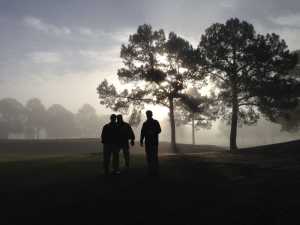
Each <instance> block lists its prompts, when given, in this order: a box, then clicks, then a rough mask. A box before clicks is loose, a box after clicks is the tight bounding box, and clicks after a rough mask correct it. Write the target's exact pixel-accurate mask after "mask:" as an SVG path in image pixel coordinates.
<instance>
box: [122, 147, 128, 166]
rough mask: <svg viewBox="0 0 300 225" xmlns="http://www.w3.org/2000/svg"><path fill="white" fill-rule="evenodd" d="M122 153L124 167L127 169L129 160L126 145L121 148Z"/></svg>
mask: <svg viewBox="0 0 300 225" xmlns="http://www.w3.org/2000/svg"><path fill="white" fill-rule="evenodd" d="M123 155H124V160H125V166H126V169H129V161H130V153H129V148H127V147H124V148H123Z"/></svg>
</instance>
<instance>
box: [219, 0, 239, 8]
mask: <svg viewBox="0 0 300 225" xmlns="http://www.w3.org/2000/svg"><path fill="white" fill-rule="evenodd" d="M220 6H221V7H222V8H226V9H233V8H235V6H236V1H235V0H227V1H223V2H221V3H220Z"/></svg>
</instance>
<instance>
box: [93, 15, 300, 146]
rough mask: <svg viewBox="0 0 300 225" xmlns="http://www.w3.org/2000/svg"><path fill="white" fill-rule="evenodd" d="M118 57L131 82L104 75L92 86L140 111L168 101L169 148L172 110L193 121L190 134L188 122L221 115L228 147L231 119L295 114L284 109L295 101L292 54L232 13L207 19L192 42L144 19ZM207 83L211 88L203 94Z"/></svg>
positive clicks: (111, 102)
mask: <svg viewBox="0 0 300 225" xmlns="http://www.w3.org/2000/svg"><path fill="white" fill-rule="evenodd" d="M120 56H121V58H122V60H123V64H124V66H123V67H122V68H120V69H119V70H118V72H117V76H118V78H119V80H120V81H122V82H125V83H130V84H132V85H131V87H132V88H131V89H125V90H117V89H116V87H115V86H114V85H113V84H109V83H108V81H107V80H103V81H102V82H101V83H100V85H99V86H98V88H97V92H98V96H99V98H100V100H101V101H100V103H101V104H103V105H105V106H106V107H108V108H110V109H112V110H113V111H122V112H128V111H130V110H138V111H140V110H141V109H143V108H144V107H145V105H146V104H158V105H161V106H164V107H167V108H168V109H169V121H170V130H171V145H172V149H173V151H176V115H179V116H177V117H178V118H179V119H178V121H179V122H180V121H181V122H185V123H191V124H192V127H193V133H194V129H195V125H199V126H204V127H209V126H210V120H215V119H216V118H221V119H224V120H226V121H227V122H228V124H230V126H231V127H230V138H229V142H230V144H229V145H230V150H232V151H235V150H237V149H238V147H237V143H236V139H237V128H238V125H240V126H241V125H243V124H246V125H253V124H256V123H257V121H258V119H259V118H260V117H261V116H263V117H265V118H267V119H269V120H271V121H272V122H276V123H282V121H283V119H282V118H285V119H288V118H297V115H299V114H297V113H296V114H295V113H294V114H292V115H291V114H289V113H288V112H290V111H291V110H295V109H296V108H297V105H299V104H298V102H299V97H300V93H299V92H300V91H299V90H300V84H299V77H300V75H299V73H298V72H299V70H298V71H297V70H295V67H296V65H297V61H298V57H297V54H296V53H293V52H290V51H289V49H288V47H287V45H286V43H285V41H284V40H282V39H281V38H280V36H279V35H277V34H274V33H272V34H265V35H263V34H258V33H256V31H255V29H254V27H253V25H252V24H250V23H248V22H246V21H240V20H239V19H237V18H232V19H229V20H227V21H226V22H225V23H215V24H212V25H211V26H210V27H208V28H207V29H206V30H205V32H204V34H203V35H202V36H201V38H200V41H199V44H198V46H197V48H194V47H193V46H192V45H191V44H190V43H189V42H188V41H187V40H185V39H184V38H182V37H179V36H178V35H177V34H175V33H174V32H170V33H169V35H168V37H166V35H165V32H164V30H163V29H159V30H154V29H153V28H152V26H151V25H149V24H144V25H141V26H139V27H138V29H137V31H136V33H134V34H132V35H130V36H129V39H128V43H127V44H123V45H122V46H121V53H120ZM291 71H293V72H291ZM208 85H210V86H211V88H210V93H209V94H206V95H204V92H203V88H204V87H207V86H208ZM191 88H195V89H197V90H198V93H195V91H193V92H190V91H189V90H190V89H191ZM298 109H299V108H298ZM284 121H286V120H284ZM285 124H286V125H288V123H287V122H285Z"/></svg>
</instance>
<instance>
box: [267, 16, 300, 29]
mask: <svg viewBox="0 0 300 225" xmlns="http://www.w3.org/2000/svg"><path fill="white" fill-rule="evenodd" d="M270 20H271V21H272V22H273V23H275V24H277V25H281V26H294V27H299V28H300V14H290V15H285V16H280V17H276V18H275V17H272V18H270Z"/></svg>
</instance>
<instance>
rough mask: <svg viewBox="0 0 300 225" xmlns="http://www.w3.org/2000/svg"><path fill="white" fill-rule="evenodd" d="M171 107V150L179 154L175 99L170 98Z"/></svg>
mask: <svg viewBox="0 0 300 225" xmlns="http://www.w3.org/2000/svg"><path fill="white" fill-rule="evenodd" d="M169 106H170V107H169V110H170V115H169V116H170V126H171V149H172V151H173V152H177V149H176V131H175V129H176V128H175V118H174V102H173V98H169Z"/></svg>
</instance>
